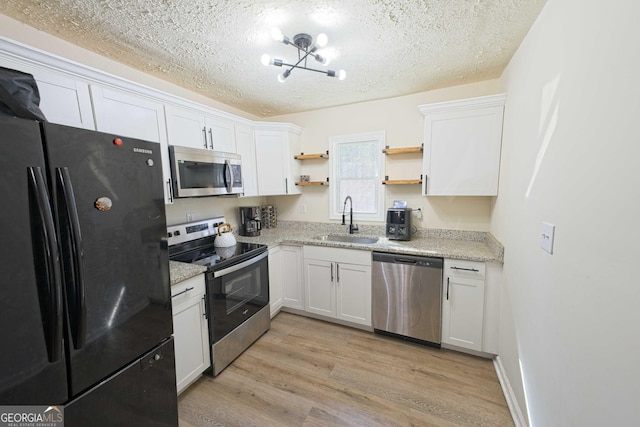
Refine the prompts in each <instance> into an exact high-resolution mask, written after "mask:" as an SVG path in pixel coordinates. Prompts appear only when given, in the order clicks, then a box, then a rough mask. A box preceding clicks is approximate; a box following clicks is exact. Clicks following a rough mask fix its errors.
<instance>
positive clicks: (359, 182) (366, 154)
mask: <svg viewBox="0 0 640 427" xmlns="http://www.w3.org/2000/svg"><path fill="white" fill-rule="evenodd" d="M383 148H384V132H372V133H366V134H358V135H342V136H335V137H332V138H331V147H330V150H331V151H330V153H331V156H329V162H330V164H331V165H330V166H331V177H330V181H331V185H330V186H329V188H330V193H331V202H330V207H329V209H330V211H329V218H330V219H342V210H343V209H344V200H345V198H346V197H347V196H351V199H352V201H353V218H354V219H357V220H360V221H384V187H383V185H382V173H383V172H382V170H383V161H384V158H383V156H382V150H383ZM346 208H347V210H346V212H347V213H348V210H349V206H347V207H346Z"/></svg>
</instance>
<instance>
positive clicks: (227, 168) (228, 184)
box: [224, 160, 233, 193]
mask: <svg viewBox="0 0 640 427" xmlns="http://www.w3.org/2000/svg"><path fill="white" fill-rule="evenodd" d="M224 169H225V174H224V180H225V184H226V187H227V193H231V192H232V191H233V168H232V167H231V162H230V161H229V160H225V161H224ZM226 171H229V181H227V173H226Z"/></svg>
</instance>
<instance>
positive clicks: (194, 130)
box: [165, 105, 209, 149]
mask: <svg viewBox="0 0 640 427" xmlns="http://www.w3.org/2000/svg"><path fill="white" fill-rule="evenodd" d="M165 111H166V114H167V136H168V138H169V144H170V145H181V146H183V147H190V148H202V149H209V141H208V139H207V128H206V126H205V123H204V115H203V114H202V113H200V112H197V111H193V110H189V109H186V108H179V107H176V106H173V105H166V106H165Z"/></svg>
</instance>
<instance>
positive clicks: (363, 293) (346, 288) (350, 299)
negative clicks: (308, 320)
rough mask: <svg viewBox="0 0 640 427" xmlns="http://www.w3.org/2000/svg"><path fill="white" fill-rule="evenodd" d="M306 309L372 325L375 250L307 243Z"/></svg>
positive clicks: (318, 313)
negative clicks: (372, 266)
mask: <svg viewBox="0 0 640 427" xmlns="http://www.w3.org/2000/svg"><path fill="white" fill-rule="evenodd" d="M303 251H304V284H305V289H304V291H305V297H306V298H305V311H307V312H308V313H313V314H317V315H321V316H324V317H328V318H335V319H338V320H343V321H347V322H351V323H356V324H359V325H363V326H367V327H371V325H372V323H371V252H368V251H359V250H350V249H338V248H327V247H321V246H305V247H304V248H303Z"/></svg>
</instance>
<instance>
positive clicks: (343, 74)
mask: <svg viewBox="0 0 640 427" xmlns="http://www.w3.org/2000/svg"><path fill="white" fill-rule="evenodd" d="M346 78H347V72H346V71H345V70H340V71H338V80H344V79H346Z"/></svg>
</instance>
